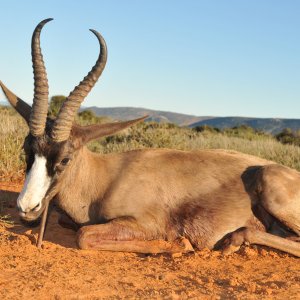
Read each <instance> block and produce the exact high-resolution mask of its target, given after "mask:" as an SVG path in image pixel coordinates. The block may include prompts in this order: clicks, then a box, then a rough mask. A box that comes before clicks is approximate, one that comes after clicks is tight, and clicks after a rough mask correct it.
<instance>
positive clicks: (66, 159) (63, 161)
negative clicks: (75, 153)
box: [60, 157, 70, 166]
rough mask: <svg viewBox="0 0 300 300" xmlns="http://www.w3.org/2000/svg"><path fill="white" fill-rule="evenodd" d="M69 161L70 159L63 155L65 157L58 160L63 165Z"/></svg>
mask: <svg viewBox="0 0 300 300" xmlns="http://www.w3.org/2000/svg"><path fill="white" fill-rule="evenodd" d="M69 161H70V158H67V157H65V158H64V159H63V160H62V161H61V162H60V164H61V165H63V166H66V165H67V164H68V162H69Z"/></svg>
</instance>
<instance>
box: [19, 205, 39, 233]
mask: <svg viewBox="0 0 300 300" xmlns="http://www.w3.org/2000/svg"><path fill="white" fill-rule="evenodd" d="M44 209H45V201H44V200H43V201H42V202H40V203H39V204H37V205H36V206H35V207H34V208H33V209H32V210H31V211H29V212H23V211H20V212H19V216H20V219H21V222H22V223H23V224H24V225H28V226H29V227H32V226H33V225H34V224H35V223H36V225H38V224H39V219H40V218H41V215H42V213H43V211H44Z"/></svg>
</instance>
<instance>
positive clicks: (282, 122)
mask: <svg viewBox="0 0 300 300" xmlns="http://www.w3.org/2000/svg"><path fill="white" fill-rule="evenodd" d="M84 109H90V110H92V111H94V112H95V113H96V114H97V115H98V116H108V117H111V118H112V119H116V120H129V119H135V118H138V117H141V116H145V115H149V118H148V119H147V120H148V121H155V122H161V123H166V122H170V123H175V124H177V125H179V126H188V127H191V128H193V127H196V126H201V125H210V126H213V127H217V128H220V129H222V128H230V127H234V126H239V125H243V124H244V125H248V126H251V127H253V128H256V129H259V130H263V131H265V132H269V133H272V134H276V133H278V132H280V131H282V130H283V129H284V128H291V129H292V130H298V129H300V119H279V118H246V117H208V116H202V117H201V116H195V115H186V114H180V113H173V112H168V111H157V110H151V109H147V108H137V107H111V108H100V107H95V106H92V107H85V108H84Z"/></svg>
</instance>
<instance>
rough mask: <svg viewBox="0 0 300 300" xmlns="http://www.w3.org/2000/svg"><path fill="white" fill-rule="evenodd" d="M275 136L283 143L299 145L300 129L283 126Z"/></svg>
mask: <svg viewBox="0 0 300 300" xmlns="http://www.w3.org/2000/svg"><path fill="white" fill-rule="evenodd" d="M275 137H276V139H277V140H278V141H279V142H281V143H283V144H290V145H297V146H300V130H297V131H292V130H291V129H290V128H285V129H283V130H282V132H280V133H278V134H277V135H276V136H275Z"/></svg>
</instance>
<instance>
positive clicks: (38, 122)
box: [0, 19, 145, 222]
mask: <svg viewBox="0 0 300 300" xmlns="http://www.w3.org/2000/svg"><path fill="white" fill-rule="evenodd" d="M51 20H52V19H46V20H43V21H42V22H40V23H39V24H38V25H37V27H36V28H35V30H34V32H33V35H32V42H31V49H32V50H31V52H32V64H33V73H34V98H33V105H32V107H31V106H30V105H29V104H27V103H26V102H25V101H23V100H22V99H20V98H19V97H17V96H16V95H15V94H14V93H13V92H11V91H10V90H9V89H8V88H7V87H6V86H5V85H4V84H3V83H2V82H1V81H0V85H1V88H2V90H3V92H4V94H5V95H6V97H7V99H8V101H9V102H10V104H11V105H12V106H13V107H14V108H15V109H16V110H17V112H18V113H19V114H20V115H21V116H22V117H23V118H24V119H25V121H26V122H27V124H28V126H29V134H28V135H27V137H26V138H25V142H24V151H25V154H26V165H27V167H26V178H25V183H24V187H23V189H22V191H21V193H20V195H19V197H18V200H17V206H18V209H19V214H20V216H21V218H22V219H23V220H24V221H29V222H30V221H34V220H36V219H38V218H39V216H40V215H41V214H42V212H43V210H44V208H45V206H46V200H45V199H46V198H47V201H48V200H50V199H51V198H53V197H54V196H55V195H56V193H57V192H58V191H59V182H60V178H61V176H62V174H63V173H64V171H65V170H66V169H67V168H68V167H69V166H70V165H71V164H72V160H73V158H74V157H75V156H76V154H77V153H78V152H79V149H80V148H81V147H83V146H84V145H85V144H86V143H87V142H89V141H91V140H92V139H95V138H99V137H103V136H107V135H111V134H114V133H115V132H117V131H120V130H122V129H125V128H127V127H129V126H131V125H133V124H135V123H137V122H140V121H142V120H144V119H145V118H139V119H135V120H131V121H125V122H115V123H107V124H96V125H89V126H79V125H76V124H74V118H75V115H76V113H77V111H78V109H79V107H80V104H81V103H82V101H83V100H84V98H85V97H86V96H87V95H88V93H89V92H90V90H91V89H92V88H93V86H94V85H95V83H96V82H97V80H98V78H99V77H100V75H101V73H102V71H103V70H104V67H105V64H106V60H107V48H106V44H105V41H104V39H103V37H102V36H101V35H100V34H99V33H98V32H97V31H95V30H92V29H91V30H90V31H91V32H92V33H93V34H94V35H95V36H96V37H97V39H98V41H99V44H100V54H99V57H98V59H97V61H96V63H95V65H94V66H93V68H92V69H91V71H90V72H89V73H88V75H87V76H86V77H85V78H84V79H83V80H82V81H81V82H80V83H79V85H78V86H76V87H75V88H74V90H73V91H72V92H71V93H70V94H69V96H68V97H67V98H66V100H65V102H64V103H63V105H62V107H61V109H60V111H59V113H58V115H57V117H56V119H51V118H49V117H48V97H49V91H48V90H49V88H48V80H47V73H46V68H45V65H44V61H43V56H42V53H41V48H40V33H41V30H42V28H43V26H44V25H45V24H46V23H47V22H49V21H51Z"/></svg>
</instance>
